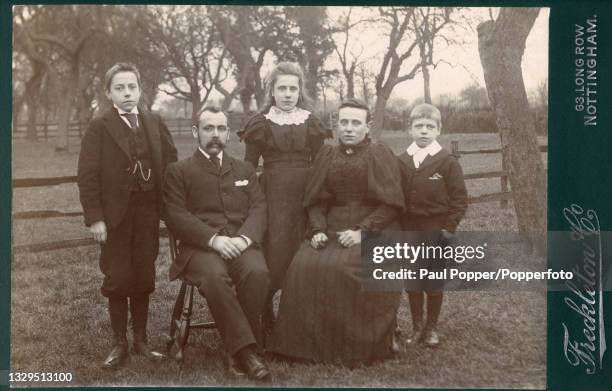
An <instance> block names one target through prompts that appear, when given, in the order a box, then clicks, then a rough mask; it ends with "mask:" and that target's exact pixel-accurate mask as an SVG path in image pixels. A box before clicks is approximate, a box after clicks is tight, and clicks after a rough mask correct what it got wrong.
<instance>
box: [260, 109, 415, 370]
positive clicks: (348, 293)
mask: <svg viewBox="0 0 612 391" xmlns="http://www.w3.org/2000/svg"><path fill="white" fill-rule="evenodd" d="M369 117H370V114H369V111H368V109H367V107H366V106H365V105H364V104H363V103H361V102H359V101H355V100H351V101H347V102H345V103H343V104H342V105H341V106H340V109H339V121H338V136H339V140H340V144H339V145H338V146H335V147H332V146H330V145H325V146H323V148H322V149H321V150H320V151H319V154H318V155H317V158H316V160H315V162H314V165H313V168H312V174H311V177H310V179H309V181H308V185H307V187H306V193H305V196H304V205H305V206H306V207H307V208H308V214H309V220H310V226H311V229H312V239H311V241H310V242H305V243H303V244H302V246H301V247H300V249H299V251H298V253H297V254H296V256H295V258H294V259H293V261H292V263H291V265H290V267H289V270H288V272H287V276H286V279H285V284H284V287H283V295H282V296H281V304H280V309H279V314H278V317H277V320H276V324H275V327H274V331H273V333H272V336H271V339H270V341H269V344H268V346H267V349H268V350H269V351H271V352H273V353H277V354H280V355H283V356H288V357H292V358H298V359H305V360H312V361H316V362H337V363H341V364H344V365H348V366H355V365H359V364H361V363H368V362H370V361H373V360H377V359H382V358H385V357H388V356H389V355H391V354H392V353H393V351H392V339H393V332H394V329H395V323H396V313H397V309H398V306H399V299H400V295H401V292H399V291H395V292H380V291H372V290H364V289H363V287H362V281H361V277H362V274H361V272H362V264H361V258H360V253H361V251H360V250H361V248H360V245H359V243H360V242H361V232H362V231H370V232H372V231H381V230H384V229H394V228H395V229H399V224H398V222H397V218H398V217H399V215H400V213H401V211H402V210H403V208H404V196H403V193H402V189H401V180H400V173H399V165H398V162H397V160H396V159H395V157H394V155H393V153H392V152H391V150H390V149H389V148H387V147H386V146H384V145H382V144H376V143H372V142H370V139H369V138H368V137H367V133H368V130H369V126H368V123H369Z"/></svg>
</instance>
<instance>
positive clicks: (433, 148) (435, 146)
mask: <svg viewBox="0 0 612 391" xmlns="http://www.w3.org/2000/svg"><path fill="white" fill-rule="evenodd" d="M441 150H442V146H441V145H440V143H438V140H434V141H432V142H431V144H429V145H428V146H426V147H425V148H421V147H419V146H418V145H417V144H416V143H415V142H414V141H413V142H412V144H410V145H409V146H408V148H407V149H406V152H408V155H410V156H414V155H415V154H416V153H417V152H419V151H422V152H426V153H427V154H428V155H431V156H433V155H435V154H436V153H438V152H440V151H441Z"/></svg>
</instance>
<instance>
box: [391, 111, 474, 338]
mask: <svg viewBox="0 0 612 391" xmlns="http://www.w3.org/2000/svg"><path fill="white" fill-rule="evenodd" d="M441 128H442V124H441V115H440V110H438V109H437V108H436V107H435V106H433V105H430V104H427V103H424V104H419V105H417V106H416V107H414V108H413V109H412V111H411V112H410V130H409V132H410V135H411V136H412V140H413V142H412V144H410V146H409V147H408V148H407V150H406V152H404V153H402V154H401V155H400V156H399V160H400V168H401V173H402V186H403V188H404V194H405V197H406V206H407V211H406V213H405V214H404V215H402V219H401V220H402V229H403V230H404V231H418V232H419V233H418V234H416V237H415V240H416V242H417V243H418V244H419V245H420V244H421V243H424V244H425V245H445V244H448V242H449V241H450V240H451V239H452V238H453V236H454V232H455V230H456V228H457V226H458V225H459V222H460V221H461V219H462V218H463V215H464V214H465V211H466V209H467V191H466V189H465V182H464V180H463V173H462V170H461V166H460V165H459V162H458V161H457V159H456V158H455V157H454V156H453V155H452V154H451V153H450V152H448V151H447V150H445V149H443V148H442V147H441V146H440V144H439V143H438V141H437V140H436V139H437V137H438V136H439V135H440V130H441ZM410 267H411V268H414V269H415V270H417V272H418V270H419V269H422V268H426V269H428V270H429V271H441V270H444V268H445V265H444V260H441V259H419V260H418V261H417V262H415V263H413V264H411V266H410ZM443 285H444V281H443V280H433V279H432V280H429V279H424V280H420V281H419V280H416V281H410V283H409V284H407V286H406V290H407V291H408V298H409V301H410V312H411V315H412V326H413V332H412V334H411V335H410V336H409V337H408V339H407V340H406V343H408V344H410V343H415V342H424V343H425V344H426V345H428V346H436V345H438V343H439V337H438V334H437V332H436V324H437V322H438V316H439V314H440V309H441V308H442V292H443ZM424 292H427V320H426V322H425V324H423V313H424V311H423V309H424V300H425V295H424Z"/></svg>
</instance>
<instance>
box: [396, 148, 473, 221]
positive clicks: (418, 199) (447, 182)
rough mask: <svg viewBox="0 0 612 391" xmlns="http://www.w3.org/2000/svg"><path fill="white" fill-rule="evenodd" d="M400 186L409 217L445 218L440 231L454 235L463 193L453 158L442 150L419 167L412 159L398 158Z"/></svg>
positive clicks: (405, 155) (462, 207)
mask: <svg viewBox="0 0 612 391" xmlns="http://www.w3.org/2000/svg"><path fill="white" fill-rule="evenodd" d="M399 160H400V163H401V164H400V168H401V174H402V187H403V189H404V195H405V197H406V206H407V210H408V211H407V213H406V214H405V215H404V216H405V218H410V216H444V215H445V216H446V218H445V219H444V221H445V222H444V224H443V226H442V227H441V228H443V229H446V230H447V231H450V232H454V231H455V229H456V228H457V225H459V222H460V221H461V219H462V218H463V215H464V214H465V211H466V209H467V204H468V203H467V201H468V198H467V191H466V188H465V181H464V179H463V172H462V170H461V166H460V165H459V162H458V161H457V159H456V158H455V157H454V156H453V155H451V154H450V152H448V151H447V150H445V149H442V150H441V151H440V152H438V153H437V154H435V155H434V156H431V155H428V156H427V157H426V158H425V160H423V162H422V163H421V165H420V166H419V168H415V166H414V161H413V158H412V156H410V155H408V153H407V152H403V153H402V154H401V155H400V156H399Z"/></svg>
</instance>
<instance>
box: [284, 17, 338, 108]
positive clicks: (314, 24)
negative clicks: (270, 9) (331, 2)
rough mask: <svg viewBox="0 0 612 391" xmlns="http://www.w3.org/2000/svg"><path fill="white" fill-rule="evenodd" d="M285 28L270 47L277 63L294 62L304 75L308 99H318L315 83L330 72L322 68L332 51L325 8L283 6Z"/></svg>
mask: <svg viewBox="0 0 612 391" xmlns="http://www.w3.org/2000/svg"><path fill="white" fill-rule="evenodd" d="M284 10H285V14H286V17H285V18H286V27H285V28H284V30H285V31H284V33H283V34H282V35H281V37H282V40H281V41H280V42H279V45H277V46H276V47H274V50H273V51H274V54H275V55H276V57H277V58H278V59H279V60H283V61H297V62H298V63H299V64H300V65H301V66H302V67H303V68H304V71H305V74H306V80H305V89H306V92H307V93H308V95H309V96H310V97H312V98H313V99H315V100H316V99H317V97H318V85H317V84H318V80H319V79H320V78H321V77H325V76H326V75H327V74H329V73H331V72H333V71H326V70H324V69H323V65H324V64H325V60H326V59H327V57H328V56H329V55H330V54H331V53H332V52H333V50H334V49H333V42H332V39H331V36H330V35H331V34H330V31H329V28H330V27H329V26H328V24H327V22H326V20H327V7H323V6H294V7H284Z"/></svg>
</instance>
